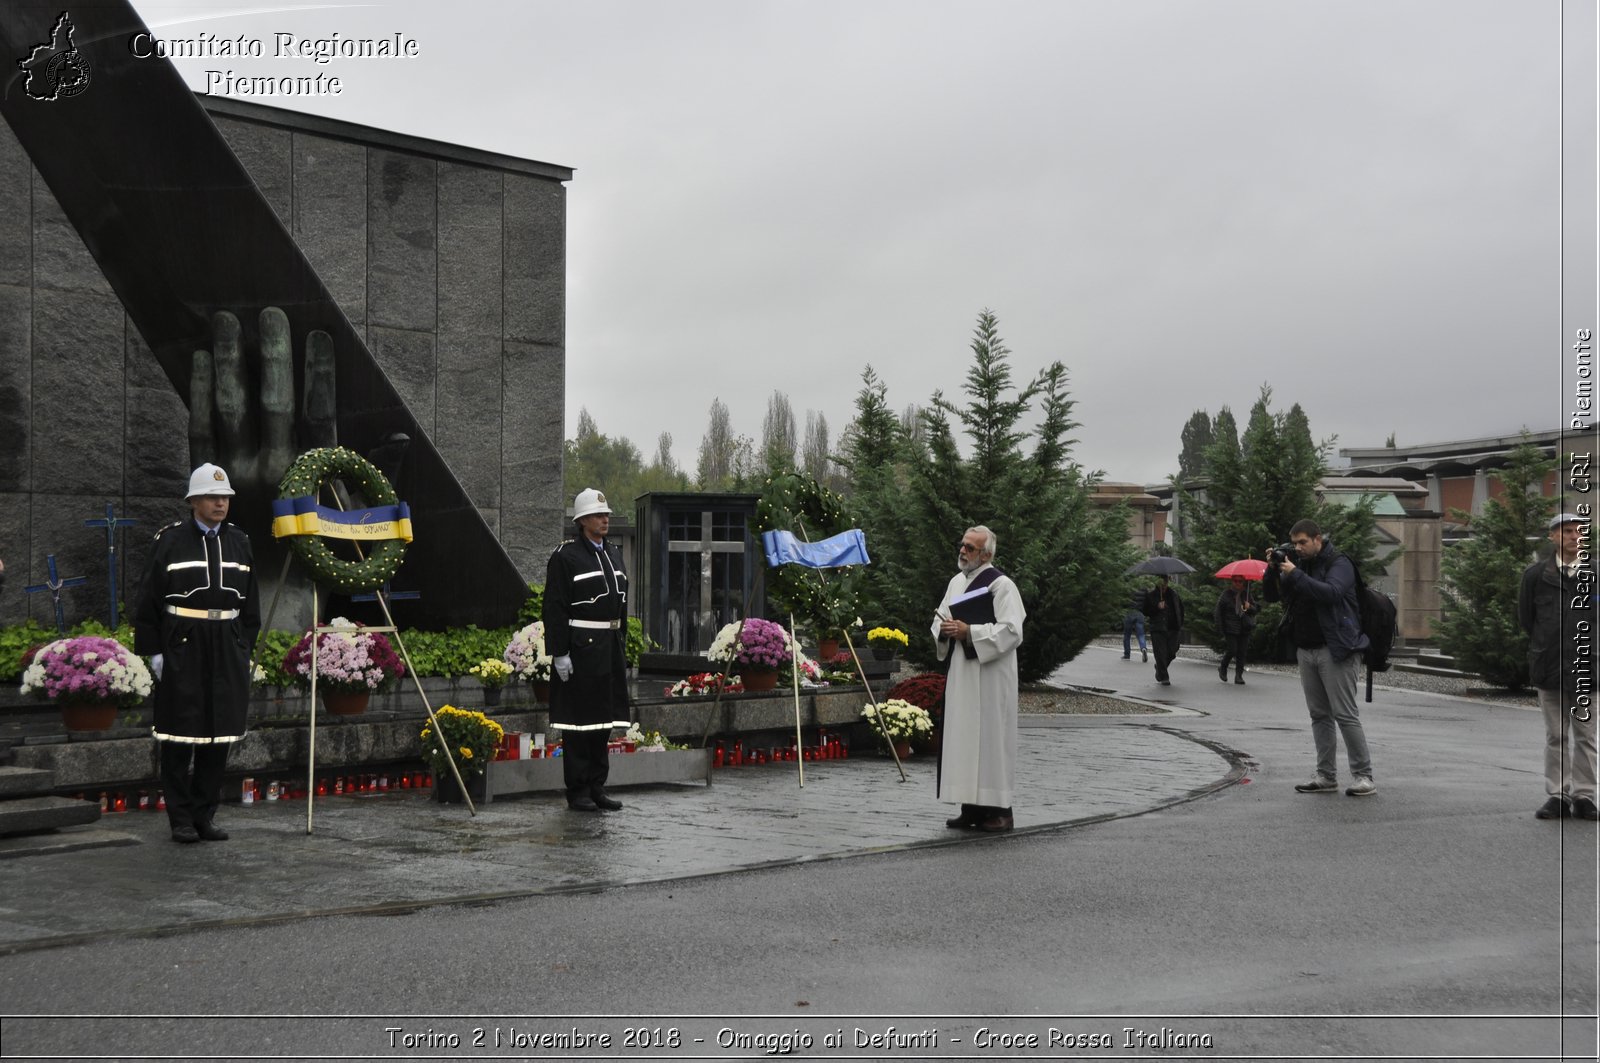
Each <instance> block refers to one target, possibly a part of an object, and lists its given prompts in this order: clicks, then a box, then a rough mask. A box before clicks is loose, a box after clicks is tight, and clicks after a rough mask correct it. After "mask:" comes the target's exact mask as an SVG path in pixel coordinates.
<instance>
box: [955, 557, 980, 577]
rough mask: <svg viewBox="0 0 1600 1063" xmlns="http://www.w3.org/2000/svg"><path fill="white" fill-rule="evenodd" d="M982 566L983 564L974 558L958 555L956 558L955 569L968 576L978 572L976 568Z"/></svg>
mask: <svg viewBox="0 0 1600 1063" xmlns="http://www.w3.org/2000/svg"><path fill="white" fill-rule="evenodd" d="M982 564H983V562H982V561H979V560H978V559H977V558H976V557H973V558H969V557H967V555H966V554H960V555H958V556H957V557H956V567H957V568H959V569H960V570H961V571H962V572H965V573H966V574H967V575H969V576H970V575H972V573H974V572H976V571H978V566H980V565H982Z"/></svg>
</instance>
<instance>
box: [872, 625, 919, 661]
mask: <svg viewBox="0 0 1600 1063" xmlns="http://www.w3.org/2000/svg"><path fill="white" fill-rule="evenodd" d="M867 645H869V646H871V647H872V656H873V657H875V658H877V659H878V660H880V661H892V660H894V658H895V655H896V654H898V653H899V652H900V651H902V650H904V649H905V648H906V647H907V646H909V645H911V639H910V637H909V636H908V635H906V633H905V632H904V631H901V630H900V629H899V628H897V627H875V628H873V629H872V630H871V631H869V632H867Z"/></svg>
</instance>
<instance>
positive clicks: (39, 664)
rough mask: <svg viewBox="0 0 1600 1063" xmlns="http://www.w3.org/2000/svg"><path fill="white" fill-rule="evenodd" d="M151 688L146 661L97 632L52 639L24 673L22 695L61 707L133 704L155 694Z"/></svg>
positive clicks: (35, 656) (36, 655)
mask: <svg viewBox="0 0 1600 1063" xmlns="http://www.w3.org/2000/svg"><path fill="white" fill-rule="evenodd" d="M151 687H152V680H151V678H150V669H149V668H147V667H145V663H144V661H143V660H141V659H140V658H139V657H138V656H137V655H135V654H134V653H133V652H132V651H131V650H129V649H128V648H127V647H126V646H123V645H122V644H121V643H120V642H118V641H117V640H116V639H111V638H101V637H99V636H96V635H79V636H76V637H74V638H65V639H57V640H56V641H54V642H52V643H49V644H48V645H46V646H45V647H43V648H42V649H40V650H39V652H38V653H36V654H34V656H33V660H32V661H31V662H29V664H28V667H27V668H26V669H25V670H24V671H23V673H22V693H24V694H32V695H34V696H35V697H42V698H48V699H49V700H50V701H53V702H55V703H56V704H58V705H93V704H96V703H102V702H116V703H117V704H118V705H122V706H133V705H137V704H139V703H140V702H141V701H143V700H144V699H145V698H147V697H149V696H150V690H151Z"/></svg>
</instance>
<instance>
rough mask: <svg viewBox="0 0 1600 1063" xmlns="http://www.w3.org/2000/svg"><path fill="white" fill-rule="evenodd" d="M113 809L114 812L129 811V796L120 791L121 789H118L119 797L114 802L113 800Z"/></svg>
mask: <svg viewBox="0 0 1600 1063" xmlns="http://www.w3.org/2000/svg"><path fill="white" fill-rule="evenodd" d="M111 810H112V811H113V812H126V811H128V798H127V796H126V795H125V794H123V793H122V791H120V790H119V791H117V797H116V800H115V801H114V802H112V805H111Z"/></svg>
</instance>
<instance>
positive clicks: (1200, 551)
mask: <svg viewBox="0 0 1600 1063" xmlns="http://www.w3.org/2000/svg"><path fill="white" fill-rule="evenodd" d="M1212 431H1213V440H1212V443H1211V446H1210V447H1208V448H1207V449H1206V468H1207V475H1206V477H1205V479H1204V480H1203V481H1202V482H1203V485H1204V487H1203V491H1185V492H1184V494H1183V497H1182V499H1181V500H1180V502H1179V508H1180V510H1181V511H1182V512H1183V513H1184V515H1185V516H1184V525H1183V537H1182V539H1181V540H1179V541H1178V543H1177V544H1176V553H1177V554H1178V556H1179V557H1181V558H1183V560H1185V561H1187V562H1189V564H1191V565H1193V566H1194V567H1195V569H1196V570H1197V571H1198V572H1199V573H1200V575H1199V576H1198V577H1191V579H1190V582H1189V583H1187V584H1186V585H1185V586H1184V587H1183V588H1182V593H1183V594H1184V595H1185V599H1186V603H1187V604H1188V606H1189V608H1188V610H1187V618H1188V620H1187V622H1188V625H1189V627H1190V629H1191V634H1193V635H1194V636H1195V637H1197V638H1199V639H1201V640H1203V641H1206V642H1209V643H1211V644H1212V645H1214V646H1220V645H1221V641H1220V637H1219V636H1218V635H1217V634H1216V632H1215V631H1214V630H1213V624H1212V611H1213V609H1214V607H1215V605H1216V601H1217V596H1218V595H1219V594H1220V588H1219V587H1218V586H1217V585H1216V583H1215V582H1214V581H1213V580H1211V579H1209V578H1206V577H1209V576H1210V574H1211V573H1213V572H1215V571H1217V570H1218V569H1219V568H1221V567H1222V566H1223V565H1225V564H1227V563H1228V562H1230V561H1236V560H1239V559H1240V558H1247V557H1250V558H1257V559H1261V558H1265V557H1266V554H1267V551H1269V550H1270V549H1271V548H1272V547H1273V546H1275V545H1278V544H1281V543H1284V542H1286V541H1287V540H1288V538H1289V529H1290V528H1291V527H1293V525H1294V523H1295V522H1296V521H1298V520H1300V519H1301V518H1303V517H1309V518H1311V519H1312V520H1315V521H1316V522H1317V524H1318V525H1319V526H1320V527H1321V528H1322V531H1323V535H1324V537H1325V538H1326V539H1327V540H1329V541H1331V542H1333V543H1334V544H1335V546H1336V547H1337V548H1338V549H1339V551H1340V552H1341V553H1343V554H1345V555H1346V556H1348V557H1349V558H1350V559H1351V560H1352V561H1353V562H1355V564H1356V566H1357V567H1358V568H1359V569H1360V570H1361V572H1362V573H1363V575H1364V576H1366V575H1372V574H1375V573H1374V572H1372V571H1371V570H1372V569H1373V565H1372V558H1371V555H1372V551H1373V542H1374V538H1375V529H1376V524H1375V518H1374V506H1375V502H1374V501H1373V500H1371V499H1366V500H1363V501H1362V502H1359V503H1357V504H1356V505H1353V506H1347V505H1341V504H1338V503H1331V502H1327V501H1319V500H1318V498H1317V488H1318V484H1319V483H1320V482H1321V480H1322V476H1323V474H1324V473H1325V472H1326V471H1327V454H1328V452H1329V450H1330V449H1331V448H1332V446H1333V440H1331V439H1330V440H1325V441H1323V442H1321V443H1317V442H1315V441H1314V440H1313V438H1312V435H1311V424H1310V420H1309V419H1308V418H1307V417H1306V415H1305V411H1304V410H1302V409H1301V408H1300V406H1299V404H1298V403H1297V404H1295V405H1294V406H1291V407H1290V408H1289V410H1288V411H1287V412H1283V413H1275V412H1273V410H1272V389H1271V388H1270V387H1268V386H1267V385H1265V384H1264V385H1262V387H1261V392H1260V395H1259V396H1258V397H1257V399H1256V401H1255V403H1254V404H1253V405H1252V406H1251V408H1250V418H1249V420H1248V421H1247V422H1246V426H1245V431H1244V434H1243V435H1242V436H1240V435H1238V434H1237V430H1236V428H1235V422H1234V419H1233V415H1232V414H1231V413H1230V412H1229V411H1228V409H1227V408H1226V407H1224V408H1223V409H1222V411H1221V412H1220V413H1218V414H1217V417H1216V420H1215V421H1214V422H1213V425H1212ZM1256 590H1257V593H1259V585H1258V586H1257V588H1256ZM1280 616H1281V613H1280V611H1279V608H1278V607H1277V606H1275V605H1274V606H1264V607H1263V609H1262V612H1261V614H1260V617H1259V620H1258V622H1257V624H1256V634H1255V635H1254V636H1253V637H1252V639H1251V646H1250V654H1251V656H1252V658H1254V659H1258V660H1259V659H1272V658H1274V657H1276V656H1277V652H1278V647H1277V646H1275V645H1274V644H1273V642H1272V636H1273V634H1274V632H1275V630H1276V627H1277V622H1278V619H1279V617H1280Z"/></svg>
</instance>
